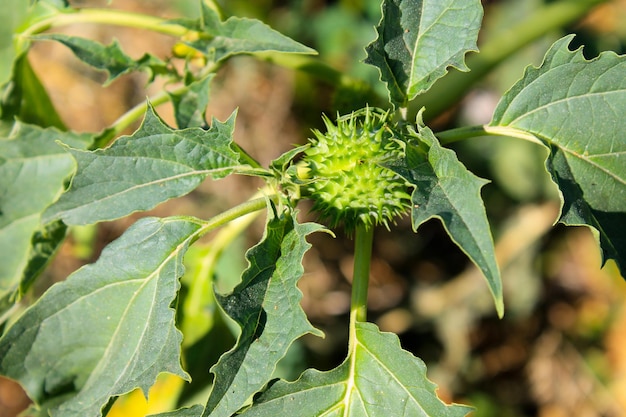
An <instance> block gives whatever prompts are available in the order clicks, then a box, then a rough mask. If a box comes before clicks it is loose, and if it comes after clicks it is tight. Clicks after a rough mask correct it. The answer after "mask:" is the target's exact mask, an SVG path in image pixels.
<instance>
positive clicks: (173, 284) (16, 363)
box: [0, 218, 201, 417]
mask: <svg viewBox="0 0 626 417" xmlns="http://www.w3.org/2000/svg"><path fill="white" fill-rule="evenodd" d="M200 227H201V225H200V222H197V223H196V222H193V221H191V220H189V219H182V218H169V219H156V218H145V219H141V220H139V221H138V222H137V223H136V224H135V225H133V226H132V227H131V228H129V229H128V230H127V231H126V232H125V233H124V235H123V236H122V237H120V238H119V239H118V240H116V241H114V242H113V243H111V244H110V245H109V246H107V248H105V250H104V251H103V252H102V255H101V256H100V258H99V260H98V261H97V262H96V263H94V264H92V265H88V266H85V267H83V268H81V269H79V270H78V271H76V272H75V273H74V274H72V275H71V276H70V277H68V279H67V280H66V281H63V282H61V283H59V284H56V285H54V286H52V287H51V288H50V289H49V290H48V291H47V292H46V293H45V294H44V295H43V296H42V297H41V298H40V299H39V300H38V301H37V302H36V303H35V304H34V305H33V306H32V307H30V308H29V309H28V310H27V311H26V312H25V313H24V314H23V315H22V316H21V317H20V318H19V319H18V320H17V321H16V322H15V324H14V325H13V326H11V328H10V329H9V330H8V331H7V333H6V334H5V335H4V336H3V337H2V338H1V339H0V373H2V375H5V376H7V377H10V378H13V379H15V380H17V381H19V382H20V384H22V386H23V387H24V389H25V390H26V392H27V393H28V395H29V396H30V398H31V399H33V401H35V402H36V403H39V404H44V407H45V405H46V404H47V403H54V406H53V407H52V408H51V409H50V414H51V416H53V417H54V416H63V417H74V416H75V417H79V416H80V417H84V416H100V415H101V409H102V407H104V406H105V405H106V404H107V402H108V400H109V398H111V397H113V396H117V395H121V394H124V393H127V392H130V391H132V390H133V389H135V388H141V389H142V390H143V391H144V393H146V394H147V392H148V389H149V388H150V386H151V385H152V384H154V381H155V379H156V377H157V375H158V374H159V373H161V372H169V373H172V374H175V375H179V376H181V377H183V378H187V374H186V373H185V372H184V371H183V369H182V368H181V366H180V343H181V339H182V335H181V333H180V332H179V331H178V330H177V329H176V327H175V326H174V310H173V309H172V308H171V307H170V305H171V303H172V302H173V300H174V298H175V296H176V293H177V291H178V287H179V283H178V278H179V277H180V276H181V275H182V273H183V265H182V256H183V254H184V253H185V250H186V248H187V245H188V243H189V241H190V239H191V238H192V237H194V234H195V233H196V232H197V231H198V230H199V229H200ZM67 394H73V395H67ZM64 395H65V396H64ZM59 396H64V397H63V398H62V400H61V401H59V399H58V398H57V397H59Z"/></svg>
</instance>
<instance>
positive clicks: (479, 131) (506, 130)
mask: <svg viewBox="0 0 626 417" xmlns="http://www.w3.org/2000/svg"><path fill="white" fill-rule="evenodd" d="M436 136H437V138H438V139H439V141H440V142H441V144H442V145H448V144H450V143H454V142H458V141H460V140H464V139H470V138H475V137H479V136H507V137H511V138H517V139H523V140H527V141H529V142H533V143H537V144H540V145H543V142H541V140H539V138H537V137H536V136H535V135H533V134H532V133H528V132H526V131H524V130H519V129H515V128H513V127H508V126H488V125H483V126H464V127H459V128H456V129H450V130H444V131H443V132H439V133H437V134H436Z"/></svg>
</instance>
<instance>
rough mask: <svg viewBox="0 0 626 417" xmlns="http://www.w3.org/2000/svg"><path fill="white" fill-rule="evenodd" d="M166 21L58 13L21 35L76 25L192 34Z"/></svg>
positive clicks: (108, 12)
mask: <svg viewBox="0 0 626 417" xmlns="http://www.w3.org/2000/svg"><path fill="white" fill-rule="evenodd" d="M165 22H166V20H165V19H162V18H159V17H154V16H149V15H145V14H140V13H131V12H126V11H123V10H115V9H80V10H78V11H75V12H71V13H57V14H54V15H52V16H50V17H47V18H44V19H42V20H40V21H39V22H36V23H35V24H33V25H32V26H30V27H28V28H27V29H26V30H25V31H24V32H22V33H21V34H20V36H21V37H29V36H32V35H36V34H38V33H41V32H44V31H46V30H48V29H51V28H55V27H62V26H67V25H71V24H75V23H100V24H106V25H115V26H125V27H133V28H139V29H148V30H151V31H154V32H158V33H163V34H165V35H171V36H176V37H179V36H183V35H185V34H187V33H188V32H190V29H187V28H185V27H183V26H180V25H176V24H170V23H167V24H165Z"/></svg>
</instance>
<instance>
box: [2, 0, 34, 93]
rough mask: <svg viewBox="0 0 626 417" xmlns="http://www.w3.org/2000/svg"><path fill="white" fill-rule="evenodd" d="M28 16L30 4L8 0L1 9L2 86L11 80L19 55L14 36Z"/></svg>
mask: <svg viewBox="0 0 626 417" xmlns="http://www.w3.org/2000/svg"><path fill="white" fill-rule="evenodd" d="M27 15H28V2H25V1H23V0H7V1H6V2H4V3H3V7H0V22H3V24H2V25H0V86H2V85H4V84H5V83H7V82H8V81H9V80H10V79H11V73H12V68H13V61H15V59H16V58H17V56H18V55H19V54H18V52H17V51H16V50H15V46H14V44H13V34H14V33H15V31H16V30H17V28H18V27H19V26H20V25H21V24H22V22H23V21H24V20H25V19H26V17H27Z"/></svg>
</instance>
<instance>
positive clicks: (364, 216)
mask: <svg viewBox="0 0 626 417" xmlns="http://www.w3.org/2000/svg"><path fill="white" fill-rule="evenodd" d="M388 118H389V113H388V112H383V111H382V110H378V109H371V108H366V109H363V110H361V111H360V112H356V113H352V114H351V115H348V116H343V117H339V118H338V120H337V124H336V125H335V124H333V123H332V122H331V121H330V120H329V119H328V118H327V117H325V116H324V124H325V125H326V133H322V132H320V131H318V130H315V131H313V133H314V135H315V138H314V139H311V140H310V142H311V147H309V148H308V149H307V150H306V151H305V153H304V158H303V163H304V167H305V168H304V169H301V170H300V171H299V177H300V178H301V179H304V178H305V177H306V178H309V179H310V180H311V181H310V182H309V183H307V184H305V186H304V187H305V193H306V194H308V195H309V196H310V197H311V198H312V199H313V201H314V206H313V210H314V211H316V212H317V213H320V215H321V216H322V217H323V218H325V219H326V220H328V222H329V223H330V225H331V227H334V226H337V225H338V224H339V223H343V224H344V225H345V227H346V229H348V230H349V231H351V230H354V228H355V227H356V225H357V224H364V225H366V226H367V227H371V226H372V225H377V224H382V225H385V227H387V228H389V223H390V222H393V221H394V219H395V218H396V217H397V216H399V215H402V214H403V213H405V212H406V210H407V209H408V207H409V206H410V201H411V198H410V196H409V194H408V193H407V191H408V188H409V184H408V183H407V182H406V181H405V180H404V179H403V178H402V177H400V176H399V175H397V174H396V173H395V172H393V171H391V170H389V169H387V168H385V167H384V166H383V165H384V164H385V163H386V162H391V161H394V160H398V159H399V158H402V157H403V156H404V144H403V143H402V142H401V141H399V140H397V139H395V138H394V134H393V132H392V130H391V129H390V128H389V127H388Z"/></svg>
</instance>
